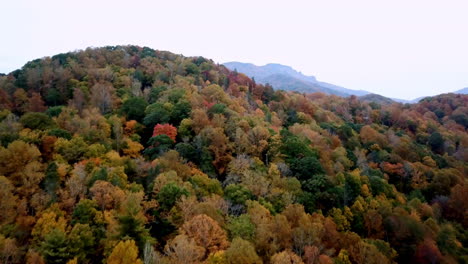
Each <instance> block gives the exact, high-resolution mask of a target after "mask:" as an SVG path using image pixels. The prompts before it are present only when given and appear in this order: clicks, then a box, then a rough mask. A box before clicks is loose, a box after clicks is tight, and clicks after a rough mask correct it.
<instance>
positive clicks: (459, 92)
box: [453, 87, 468, 94]
mask: <svg viewBox="0 0 468 264" xmlns="http://www.w3.org/2000/svg"><path fill="white" fill-rule="evenodd" d="M453 93H456V94H468V87H465V88H463V89H460V90H458V91H455V92H453Z"/></svg>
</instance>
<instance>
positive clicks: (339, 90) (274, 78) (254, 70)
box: [223, 62, 468, 104]
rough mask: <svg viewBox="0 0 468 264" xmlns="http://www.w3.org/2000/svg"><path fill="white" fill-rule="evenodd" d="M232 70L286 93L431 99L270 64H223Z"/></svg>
mask: <svg viewBox="0 0 468 264" xmlns="http://www.w3.org/2000/svg"><path fill="white" fill-rule="evenodd" d="M223 65H224V66H226V67H227V68H228V69H230V70H237V71H238V72H240V73H243V74H245V75H247V76H248V77H251V78H254V79H255V81H256V82H258V83H261V84H267V83H268V84H270V85H272V86H273V88H275V89H279V90H285V91H297V92H302V93H316V92H321V93H325V94H333V95H337V96H342V97H347V96H351V95H356V96H358V97H359V98H360V99H361V100H363V101H369V102H370V101H373V102H377V103H381V104H391V103H395V102H398V103H403V104H405V103H409V104H414V103H418V102H419V101H420V100H422V99H424V98H426V97H429V96H421V97H418V98H415V99H412V100H406V99H399V98H389V97H385V96H382V95H379V94H375V93H371V92H368V91H365V90H353V89H348V88H344V87H341V86H338V85H334V84H330V83H326V82H321V81H318V80H317V78H315V76H308V75H305V74H303V73H301V72H299V71H296V70H295V69H293V68H292V67H290V66H286V65H282V64H278V63H269V64H266V65H263V66H257V65H255V64H252V63H243V62H227V63H224V64H223ZM452 93H454V94H468V87H466V88H463V89H460V90H457V91H454V92H452Z"/></svg>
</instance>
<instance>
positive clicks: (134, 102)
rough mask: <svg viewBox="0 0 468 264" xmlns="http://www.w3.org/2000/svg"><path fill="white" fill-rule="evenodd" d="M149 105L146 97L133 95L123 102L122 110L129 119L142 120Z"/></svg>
mask: <svg viewBox="0 0 468 264" xmlns="http://www.w3.org/2000/svg"><path fill="white" fill-rule="evenodd" d="M147 106H148V103H147V102H146V101H145V99H143V98H141V97H132V98H130V99H128V100H126V101H125V102H124V103H123V104H122V107H120V112H121V113H122V114H123V115H125V116H126V117H127V120H136V121H138V122H141V121H142V120H143V118H144V117H145V110H146V107H147Z"/></svg>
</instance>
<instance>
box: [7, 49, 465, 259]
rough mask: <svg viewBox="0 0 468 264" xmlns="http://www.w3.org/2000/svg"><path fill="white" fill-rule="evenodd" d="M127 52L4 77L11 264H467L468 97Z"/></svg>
mask: <svg viewBox="0 0 468 264" xmlns="http://www.w3.org/2000/svg"><path fill="white" fill-rule="evenodd" d="M273 88H274V87H271V86H270V85H263V84H260V83H256V82H255V81H254V80H252V79H250V78H249V77H247V76H246V75H244V74H242V73H238V72H236V71H229V70H228V69H227V68H225V67H224V66H222V65H219V64H216V63H214V62H213V61H211V60H209V59H206V58H202V57H184V56H181V55H176V54H173V53H170V52H166V51H157V50H153V49H150V48H147V47H138V46H115V47H103V48H88V49H86V50H82V51H76V52H70V53H65V54H58V55H55V56H53V57H44V58H42V59H38V60H34V61H31V62H28V63H27V64H25V65H24V66H23V67H22V68H21V69H19V70H16V71H14V72H12V73H9V74H7V75H0V263H9V264H10V263H12V264H16V263H69V264H72V263H145V264H146V263H150V264H154V263H162V264H165V263H177V264H186V263H193V264H199V263H207V264H215V263H219V264H224V263H236V264H237V263H246V264H250V263H278V264H279V263H281V264H282V263H296V264H300V263H301V264H302V263H306V264H317V263H318V264H328V263H330V264H331V263H346V264H348V263H353V264H354V263H379V264H385V263H409V262H411V263H467V262H468V258H467V255H468V254H467V247H468V244H467V241H468V235H467V232H466V230H467V228H468V215H467V210H468V207H467V204H468V203H467V202H466V201H467V199H468V197H467V194H468V190H467V186H468V183H467V177H466V175H468V173H467V165H466V164H467V162H468V133H467V128H468V115H467V113H468V108H467V105H468V96H467V95H455V94H445V95H439V96H435V97H428V98H425V99H423V100H421V101H420V102H419V103H416V104H405V105H403V104H398V103H394V104H388V105H385V104H379V103H377V102H371V103H369V102H365V101H361V100H360V99H359V97H356V96H351V97H348V98H344V97H337V96H328V95H325V94H318V93H314V94H300V93H296V92H286V91H281V90H274V89H273Z"/></svg>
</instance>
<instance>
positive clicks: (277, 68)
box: [224, 62, 370, 96]
mask: <svg viewBox="0 0 468 264" xmlns="http://www.w3.org/2000/svg"><path fill="white" fill-rule="evenodd" d="M224 66H226V67H227V68H229V69H230V70H237V71H238V72H241V73H244V74H245V75H247V76H249V77H253V78H254V79H255V81H257V82H259V83H261V84H267V83H268V84H270V85H272V86H273V87H274V88H275V89H281V90H285V91H298V92H305V93H314V92H322V93H326V94H334V95H339V96H349V95H356V96H362V95H366V94H370V92H368V91H363V90H351V89H347V88H344V87H340V86H337V85H334V84H330V83H326V82H321V81H318V80H317V79H316V78H315V76H307V75H304V74H303V73H301V72H299V71H296V70H295V69H293V68H292V67H290V66H286V65H282V64H278V63H269V64H266V65H264V66H257V65H254V64H252V63H243V62H228V63H224Z"/></svg>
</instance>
